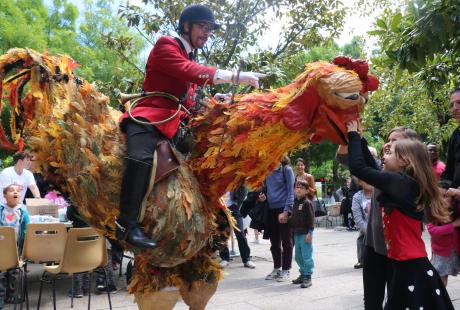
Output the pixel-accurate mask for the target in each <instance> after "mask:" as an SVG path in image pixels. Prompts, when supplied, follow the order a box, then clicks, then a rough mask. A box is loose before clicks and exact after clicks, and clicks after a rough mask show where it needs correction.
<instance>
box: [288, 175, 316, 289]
mask: <svg viewBox="0 0 460 310" xmlns="http://www.w3.org/2000/svg"><path fill="white" fill-rule="evenodd" d="M309 188H310V186H309V185H308V183H307V182H306V181H304V180H297V181H296V183H295V200H294V205H293V206H292V216H291V219H290V225H291V229H292V232H293V233H294V243H295V261H296V263H297V265H299V272H300V275H299V277H298V278H297V279H295V280H292V283H293V284H300V287H301V288H307V287H310V286H311V285H312V283H311V275H312V273H313V266H314V263H313V245H312V241H313V230H314V227H315V215H314V213H313V205H312V203H311V201H310V200H309V199H308V196H307V195H308V192H309Z"/></svg>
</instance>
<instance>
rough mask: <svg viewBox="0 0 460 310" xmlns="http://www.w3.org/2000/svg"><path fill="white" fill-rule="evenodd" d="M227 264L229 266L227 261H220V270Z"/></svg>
mask: <svg viewBox="0 0 460 310" xmlns="http://www.w3.org/2000/svg"><path fill="white" fill-rule="evenodd" d="M228 264H229V262H228V260H221V261H220V268H222V269H223V268H225V267H227V266H228Z"/></svg>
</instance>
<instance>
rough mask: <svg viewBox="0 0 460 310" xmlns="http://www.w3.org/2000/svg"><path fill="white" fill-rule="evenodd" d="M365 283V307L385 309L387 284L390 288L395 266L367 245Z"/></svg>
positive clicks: (365, 250)
mask: <svg viewBox="0 0 460 310" xmlns="http://www.w3.org/2000/svg"><path fill="white" fill-rule="evenodd" d="M363 265H364V267H363V284H364V308H365V309H369V310H381V309H383V300H384V298H385V286H386V287H387V290H389V288H390V282H391V278H392V276H393V268H392V265H391V261H390V260H389V259H388V258H387V257H386V256H385V255H380V254H378V253H376V252H375V251H374V248H372V247H370V246H366V247H365V248H364V253H363Z"/></svg>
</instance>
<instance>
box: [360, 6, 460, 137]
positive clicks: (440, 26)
mask: <svg viewBox="0 0 460 310" xmlns="http://www.w3.org/2000/svg"><path fill="white" fill-rule="evenodd" d="M385 7H386V9H385V10H384V11H383V14H382V16H380V17H379V18H378V19H377V20H376V24H375V29H373V30H372V31H370V32H369V33H370V34H371V35H374V36H377V37H378V39H379V43H378V45H379V47H380V48H379V51H378V52H377V53H376V56H375V57H374V58H373V59H372V62H373V68H374V72H376V74H377V75H378V76H379V78H380V81H381V86H380V90H379V91H377V92H376V93H375V94H374V95H373V96H372V98H371V100H370V103H369V104H368V107H367V109H366V111H365V114H364V122H365V125H366V127H367V128H368V130H370V131H371V132H372V133H373V134H374V135H381V136H383V135H385V134H386V133H387V132H388V130H390V129H391V128H392V127H395V126H398V125H405V126H409V127H411V128H413V129H415V130H416V131H417V132H419V133H420V134H421V135H422V137H423V138H424V139H425V140H426V141H434V142H437V143H441V144H445V142H446V141H447V139H448V137H449V135H450V133H451V131H452V129H453V127H455V124H454V122H453V121H451V120H449V118H450V113H449V100H448V97H449V95H448V94H449V90H450V89H452V88H453V86H454V85H458V82H459V73H460V72H459V64H460V41H459V39H458V34H459V31H460V30H459V29H460V28H459V26H460V24H459V23H460V18H459V16H460V14H459V13H460V2H458V1H447V0H428V1H407V2H406V3H405V4H404V5H399V6H397V7H391V6H389V5H387V6H385Z"/></svg>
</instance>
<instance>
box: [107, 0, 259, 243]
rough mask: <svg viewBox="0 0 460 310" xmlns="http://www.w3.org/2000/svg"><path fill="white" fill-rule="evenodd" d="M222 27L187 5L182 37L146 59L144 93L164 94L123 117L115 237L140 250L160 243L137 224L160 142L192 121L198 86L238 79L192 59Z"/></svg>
mask: <svg viewBox="0 0 460 310" xmlns="http://www.w3.org/2000/svg"><path fill="white" fill-rule="evenodd" d="M219 27H220V26H219V24H217V23H216V21H215V18H214V13H213V12H212V11H211V10H210V9H209V8H208V7H207V6H204V5H191V6H188V7H186V8H185V9H184V11H183V12H182V13H181V16H180V19H179V28H178V30H179V31H178V32H179V34H180V37H178V38H172V37H168V36H164V37H161V38H159V39H158V41H157V42H156V44H155V46H154V48H153V49H152V51H151V52H150V55H149V58H148V60H147V65H146V74H145V79H144V83H143V91H144V92H153V91H155V92H160V95H159V96H155V97H148V98H145V99H142V100H140V101H139V102H138V104H136V106H135V108H133V109H131V110H130V111H129V112H126V113H125V114H123V116H122V117H121V119H120V121H121V124H120V126H121V129H122V130H123V131H124V132H125V133H126V135H127V147H128V154H127V157H126V159H125V165H126V167H125V172H124V175H123V179H122V184H121V193H120V215H119V216H118V218H117V221H116V237H117V239H119V240H126V241H127V242H128V243H130V244H132V245H134V246H136V247H138V248H144V249H145V248H154V247H155V246H156V242H155V241H154V240H152V239H150V238H149V237H147V236H146V235H145V233H144V232H143V231H142V229H141V227H140V226H139V224H138V223H137V222H138V218H139V214H140V210H141V204H142V201H143V199H144V196H145V195H146V193H147V188H148V184H149V181H150V177H151V170H152V169H151V168H152V161H153V154H154V152H155V147H156V146H157V143H158V142H159V141H161V140H167V139H172V138H173V137H174V136H175V135H176V133H177V131H178V128H179V125H180V122H181V121H182V120H184V119H187V118H188V115H187V113H186V111H185V109H182V108H180V105H182V106H183V107H185V108H186V109H190V108H193V107H194V106H195V101H194V93H195V90H196V88H197V87H198V86H203V85H206V84H221V83H231V82H235V80H236V75H235V74H233V72H231V71H227V70H220V69H217V68H214V67H208V66H203V65H200V64H197V63H196V62H194V61H193V59H194V55H195V54H196V50H197V49H198V48H202V47H203V46H204V45H205V43H206V41H207V40H208V38H209V36H210V34H211V32H212V31H213V30H215V29H218V28H219ZM263 76H264V75H263V74H260V73H255V72H241V73H240V74H239V78H238V81H237V82H240V83H243V84H249V85H252V86H254V87H256V88H257V87H258V86H259V84H258V81H259V78H260V77H263ZM179 104H180V105H179Z"/></svg>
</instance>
